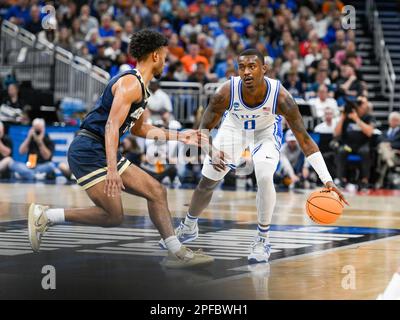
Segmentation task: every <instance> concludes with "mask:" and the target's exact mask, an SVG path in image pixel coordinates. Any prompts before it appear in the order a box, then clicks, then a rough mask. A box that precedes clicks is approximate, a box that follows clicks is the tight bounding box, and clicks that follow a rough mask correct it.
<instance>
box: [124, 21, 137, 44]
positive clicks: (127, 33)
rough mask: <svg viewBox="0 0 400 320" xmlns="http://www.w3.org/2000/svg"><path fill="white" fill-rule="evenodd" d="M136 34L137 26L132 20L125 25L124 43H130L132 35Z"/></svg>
mask: <svg viewBox="0 0 400 320" xmlns="http://www.w3.org/2000/svg"><path fill="white" fill-rule="evenodd" d="M134 32H135V26H134V24H133V22H132V20H127V21H126V22H125V24H124V30H123V31H122V41H123V42H125V43H129V41H130V38H131V36H132V34H133V33H134Z"/></svg>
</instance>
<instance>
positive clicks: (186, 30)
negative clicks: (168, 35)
mask: <svg viewBox="0 0 400 320" xmlns="http://www.w3.org/2000/svg"><path fill="white" fill-rule="evenodd" d="M201 29H202V28H201V24H200V23H199V18H198V16H197V14H196V13H190V15H189V22H188V23H186V24H184V25H183V26H182V28H181V31H180V36H181V39H182V41H183V42H184V43H185V44H186V45H188V44H189V43H190V42H192V41H193V39H191V37H196V36H197V34H199V33H200V32H201ZM195 39H196V38H195Z"/></svg>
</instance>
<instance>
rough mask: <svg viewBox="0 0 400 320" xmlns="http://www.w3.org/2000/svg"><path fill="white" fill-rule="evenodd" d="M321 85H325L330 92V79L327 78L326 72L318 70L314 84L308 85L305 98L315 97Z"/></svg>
mask: <svg viewBox="0 0 400 320" xmlns="http://www.w3.org/2000/svg"><path fill="white" fill-rule="evenodd" d="M321 85H325V86H326V87H327V88H328V91H332V88H333V87H332V85H331V79H329V77H328V70H325V69H320V70H318V71H317V73H316V74H315V80H314V82H312V83H310V84H309V85H308V87H307V91H308V92H307V96H308V97H315V96H316V95H317V92H318V90H319V87H320V86H321ZM332 94H333V93H332Z"/></svg>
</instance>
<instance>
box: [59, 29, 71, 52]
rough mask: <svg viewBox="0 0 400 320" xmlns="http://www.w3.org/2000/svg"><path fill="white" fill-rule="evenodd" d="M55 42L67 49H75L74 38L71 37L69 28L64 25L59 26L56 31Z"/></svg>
mask: <svg viewBox="0 0 400 320" xmlns="http://www.w3.org/2000/svg"><path fill="white" fill-rule="evenodd" d="M55 44H56V45H57V46H59V47H61V48H63V49H65V50H67V51H75V50H74V40H73V38H72V37H71V33H70V30H69V29H68V28H67V27H65V26H63V27H61V28H60V30H59V32H58V39H57V40H56V41H55Z"/></svg>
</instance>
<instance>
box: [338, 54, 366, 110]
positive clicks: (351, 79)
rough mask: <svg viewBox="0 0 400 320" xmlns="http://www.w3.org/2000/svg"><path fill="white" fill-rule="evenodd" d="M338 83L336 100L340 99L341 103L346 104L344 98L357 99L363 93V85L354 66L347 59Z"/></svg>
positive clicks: (341, 68)
mask: <svg viewBox="0 0 400 320" xmlns="http://www.w3.org/2000/svg"><path fill="white" fill-rule="evenodd" d="M336 84H337V89H336V100H339V99H340V103H339V101H338V104H339V105H343V104H344V100H343V99H344V98H350V99H353V100H355V99H356V98H357V97H358V96H360V95H362V93H363V86H362V84H361V81H360V80H358V79H357V76H356V73H355V70H354V67H353V66H352V65H351V64H349V63H348V62H346V61H345V62H344V63H343V64H342V65H341V67H340V78H339V79H338V81H337V83H336Z"/></svg>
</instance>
